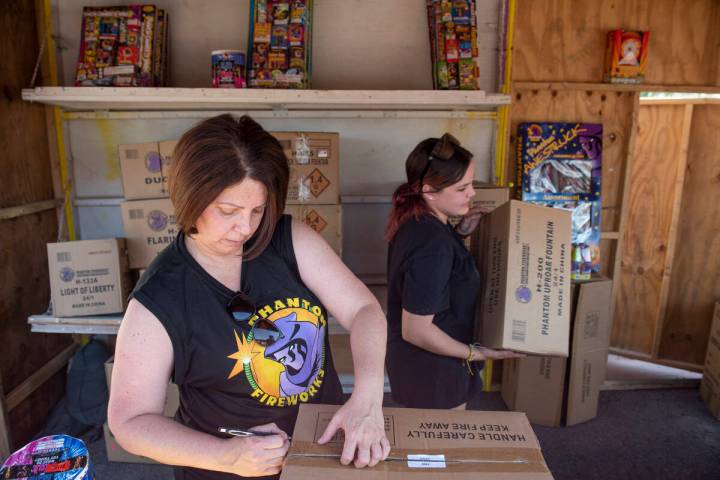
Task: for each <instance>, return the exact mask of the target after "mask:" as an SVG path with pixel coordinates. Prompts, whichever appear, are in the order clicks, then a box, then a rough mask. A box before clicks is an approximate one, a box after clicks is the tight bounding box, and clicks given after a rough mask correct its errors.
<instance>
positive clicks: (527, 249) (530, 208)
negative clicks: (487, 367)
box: [472, 200, 571, 357]
mask: <svg viewBox="0 0 720 480" xmlns="http://www.w3.org/2000/svg"><path fill="white" fill-rule="evenodd" d="M570 228H571V214H570V212H567V211H564V210H559V209H555V208H547V207H541V206H538V205H533V204H530V203H525V202H520V201H517V200H510V201H509V202H507V203H505V204H503V205H501V206H499V207H497V208H496V209H495V210H493V211H492V212H490V213H489V214H488V215H485V216H484V217H483V218H482V219H481V221H480V225H479V226H478V229H477V231H476V232H475V234H474V236H473V242H472V250H473V255H474V256H475V258H476V261H477V263H478V270H479V271H480V276H481V282H482V283H481V292H480V299H479V302H478V303H479V313H478V317H477V324H476V328H475V330H476V334H477V336H478V338H477V340H478V341H480V342H481V343H482V344H483V345H485V346H488V347H491V348H504V349H511V350H517V351H520V352H527V353H536V354H541V355H555V356H562V357H567V356H568V343H569V342H568V339H569V335H570V251H571V243H570V239H571V236H570Z"/></svg>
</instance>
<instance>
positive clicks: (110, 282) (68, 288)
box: [47, 238, 130, 317]
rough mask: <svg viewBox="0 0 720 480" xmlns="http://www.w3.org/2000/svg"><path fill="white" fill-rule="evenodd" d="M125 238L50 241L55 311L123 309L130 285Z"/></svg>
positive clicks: (70, 314)
mask: <svg viewBox="0 0 720 480" xmlns="http://www.w3.org/2000/svg"><path fill="white" fill-rule="evenodd" d="M125 245H126V243H125V239H123V238H109V239H103V240H77V241H73V242H60V243H48V244H47V253H48V267H49V273H50V292H51V297H52V304H53V314H54V315H56V316H58V317H73V316H82V315H103V314H110V313H120V312H122V311H123V310H124V308H125V299H126V298H127V294H128V292H129V289H130V275H129V270H128V259H127V251H126V248H125Z"/></svg>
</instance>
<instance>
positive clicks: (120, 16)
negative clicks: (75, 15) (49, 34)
mask: <svg viewBox="0 0 720 480" xmlns="http://www.w3.org/2000/svg"><path fill="white" fill-rule="evenodd" d="M167 64H168V14H167V12H165V11H164V10H161V9H158V8H156V7H155V5H128V6H119V7H84V8H83V15H82V32H81V37H80V53H79V57H78V64H77V69H76V74H75V86H83V87H86V86H93V87H106V86H114V87H158V86H164V85H165V84H166V83H167V80H168V68H167Z"/></svg>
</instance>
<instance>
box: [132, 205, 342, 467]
mask: <svg viewBox="0 0 720 480" xmlns="http://www.w3.org/2000/svg"><path fill="white" fill-rule="evenodd" d="M291 221H292V219H291V217H289V216H287V215H283V216H282V217H281V218H280V220H279V221H278V224H277V226H276V228H275V232H274V234H273V237H272V240H271V241H270V244H269V245H268V246H267V248H266V249H265V250H264V251H263V252H262V253H261V254H260V255H259V256H258V257H256V258H255V259H253V260H250V261H245V262H243V265H242V278H241V290H242V292H244V293H245V294H246V295H248V296H249V297H250V298H251V299H252V300H253V301H254V302H255V304H256V305H257V309H258V312H257V314H256V316H254V317H252V318H250V319H249V320H248V321H247V322H243V323H238V322H237V321H236V320H234V319H233V318H232V316H231V315H230V314H229V313H228V312H227V309H226V305H227V303H228V302H229V300H230V299H231V298H232V296H233V295H234V293H235V292H233V291H232V290H230V289H228V288H227V287H226V286H224V285H223V284H222V283H220V282H219V281H218V280H216V279H215V278H214V277H212V276H211V275H210V274H209V273H207V272H206V271H205V270H204V269H203V268H202V267H201V266H200V264H198V263H197V262H196V261H195V259H193V258H192V256H191V255H190V254H189V252H188V251H187V248H186V246H185V236H184V235H183V234H182V233H180V234H179V235H178V236H177V238H176V239H175V242H174V243H173V244H172V245H170V246H168V247H167V248H166V249H165V250H164V251H163V252H162V253H161V254H160V255H159V256H158V257H157V258H156V259H155V261H154V262H153V263H152V264H151V265H150V266H149V267H148V269H147V271H146V272H145V274H144V275H143V278H141V279H140V281H139V282H138V285H137V286H136V287H135V290H134V291H133V294H132V296H133V297H134V298H135V299H136V300H137V301H139V302H140V303H142V304H143V305H144V306H145V307H146V308H147V309H148V310H150V312H152V313H153V314H154V315H155V316H156V317H157V318H158V319H159V320H160V322H161V323H162V325H163V326H164V327H165V329H166V330H167V332H168V335H169V336H170V340H171V341H172V346H173V352H174V357H175V365H174V369H173V373H172V378H173V380H174V382H175V383H176V384H177V385H178V387H179V390H180V408H179V410H178V412H177V414H176V417H175V418H176V420H178V421H179V422H180V423H182V424H184V425H187V426H189V427H190V428H193V429H195V430H200V431H203V432H206V433H209V434H211V435H220V434H219V433H218V427H221V426H222V427H234V428H248V427H252V426H256V425H261V424H265V423H270V422H275V423H276V424H277V425H278V426H279V427H280V428H281V429H283V430H284V431H285V432H287V433H288V434H289V435H292V432H293V428H294V425H295V420H296V417H297V413H298V407H299V404H301V403H330V404H339V403H342V389H341V386H340V381H339V379H338V376H337V372H336V371H335V368H334V366H333V362H332V357H331V354H330V348H329V336H328V325H327V311H326V310H325V308H324V307H323V306H322V305H321V304H320V302H319V300H318V299H317V297H316V296H315V295H314V294H313V293H312V292H311V291H310V290H309V289H308V288H307V287H306V286H305V285H304V284H303V282H302V280H301V278H300V272H299V270H298V266H297V261H296V259H295V251H294V249H293V244H292V231H291V228H292V225H291ZM262 319H264V320H266V321H265V322H260V324H264V327H265V328H264V329H263V332H262V333H264V335H262V334H259V332H258V330H257V329H258V328H259V325H260V324H258V326H256V328H253V326H254V325H255V324H256V323H258V321H259V320H262ZM268 323H269V324H271V326H272V328H271V329H270V331H271V337H272V338H273V339H274V342H272V343H269V342H267V341H262V338H266V339H267V338H268V336H267V333H268V328H267V327H268ZM256 339H260V340H259V343H258V341H256ZM176 478H184V479H191V478H192V479H195V478H197V479H230V478H238V477H237V476H235V475H227V474H223V473H219V472H209V471H204V470H197V469H189V468H185V469H180V471H177V472H176Z"/></svg>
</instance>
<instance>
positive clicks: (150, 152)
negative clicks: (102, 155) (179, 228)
mask: <svg viewBox="0 0 720 480" xmlns="http://www.w3.org/2000/svg"><path fill="white" fill-rule="evenodd" d="M176 143H177V142H175V141H167V142H150V143H139V144H131V145H120V146H119V147H118V157H119V159H120V170H121V172H122V185H123V195H124V197H125V198H126V199H128V200H139V199H150V198H162V197H167V196H168V195H169V193H168V190H167V182H168V174H169V171H170V165H171V164H172V152H173V150H174V149H175V144H176Z"/></svg>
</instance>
